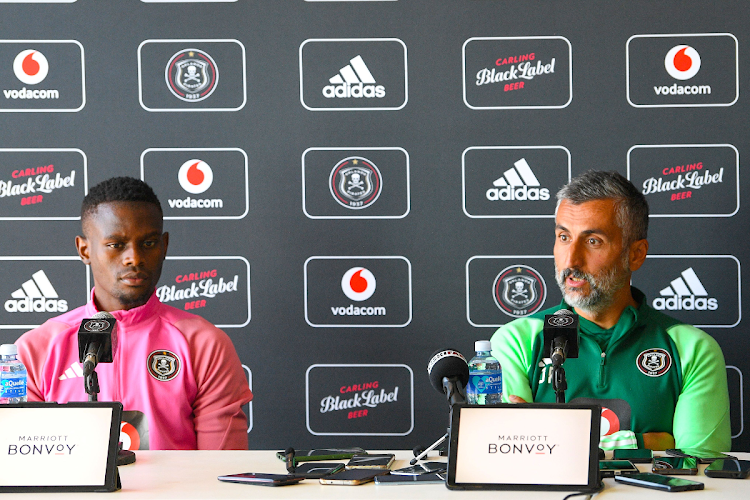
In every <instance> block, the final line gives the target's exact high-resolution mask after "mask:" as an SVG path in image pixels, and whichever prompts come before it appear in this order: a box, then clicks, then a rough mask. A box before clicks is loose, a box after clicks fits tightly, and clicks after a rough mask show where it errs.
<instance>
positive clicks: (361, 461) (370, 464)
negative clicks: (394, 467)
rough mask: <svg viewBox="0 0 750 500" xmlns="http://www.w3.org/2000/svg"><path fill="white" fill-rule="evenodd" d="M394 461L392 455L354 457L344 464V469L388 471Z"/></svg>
mask: <svg viewBox="0 0 750 500" xmlns="http://www.w3.org/2000/svg"><path fill="white" fill-rule="evenodd" d="M395 459H396V455H394V454H393V453H381V454H373V455H354V456H353V457H352V458H350V459H349V462H347V464H346V469H347V470H351V469H389V468H390V467H391V464H392V463H393V461H394V460H395Z"/></svg>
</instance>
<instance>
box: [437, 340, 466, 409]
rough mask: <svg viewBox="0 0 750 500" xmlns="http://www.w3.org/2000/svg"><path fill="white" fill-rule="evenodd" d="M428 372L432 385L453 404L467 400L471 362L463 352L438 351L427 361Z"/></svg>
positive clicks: (451, 350) (453, 350)
mask: <svg viewBox="0 0 750 500" xmlns="http://www.w3.org/2000/svg"><path fill="white" fill-rule="evenodd" d="M427 374H428V375H429V376H430V384H432V387H434V388H435V390H436V391H438V392H440V393H442V394H445V395H446V397H447V399H448V401H449V402H450V405H451V406H453V405H454V404H456V403H465V402H466V392H465V388H466V384H467V383H468V382H469V364H468V363H467V362H466V358H465V357H464V355H463V354H461V353H460V352H458V351H456V350H455V349H443V350H439V351H436V352H435V353H434V354H433V355H432V356H430V362H429V363H427Z"/></svg>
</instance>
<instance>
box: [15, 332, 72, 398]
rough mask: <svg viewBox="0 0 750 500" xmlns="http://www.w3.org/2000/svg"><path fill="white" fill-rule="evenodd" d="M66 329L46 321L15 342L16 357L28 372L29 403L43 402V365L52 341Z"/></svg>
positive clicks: (27, 389) (44, 384)
mask: <svg viewBox="0 0 750 500" xmlns="http://www.w3.org/2000/svg"><path fill="white" fill-rule="evenodd" d="M67 328H69V327H68V325H66V324H64V323H57V322H55V321H47V322H46V323H45V324H43V325H42V326H40V327H38V328H35V329H33V330H30V331H28V332H26V333H24V334H23V335H21V337H20V338H19V339H18V340H16V345H17V346H18V357H19V359H20V360H21V362H22V363H23V364H24V366H26V371H27V372H28V381H27V383H26V392H27V396H28V400H29V401H45V397H44V395H45V387H46V383H45V381H44V365H45V363H46V362H47V358H48V356H49V351H50V348H51V344H52V341H53V339H54V338H55V337H56V336H57V334H58V333H60V332H61V331H63V330H65V329H67Z"/></svg>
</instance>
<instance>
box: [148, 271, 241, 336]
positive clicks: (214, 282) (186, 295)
mask: <svg viewBox="0 0 750 500" xmlns="http://www.w3.org/2000/svg"><path fill="white" fill-rule="evenodd" d="M156 295H157V297H159V300H160V301H161V302H163V303H165V304H169V305H170V306H173V307H177V308H178V309H183V310H185V311H190V312H191V313H193V314H197V315H199V316H203V317H204V318H206V319H207V320H208V321H210V322H211V323H213V324H215V325H216V326H218V327H219V328H238V327H242V326H245V325H247V324H248V323H249V322H250V263H249V262H248V261H247V260H246V259H245V258H244V257H169V256H168V257H167V259H166V261H165V262H164V269H163V270H162V273H161V280H160V281H159V285H158V286H157V287H156Z"/></svg>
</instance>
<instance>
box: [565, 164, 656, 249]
mask: <svg viewBox="0 0 750 500" xmlns="http://www.w3.org/2000/svg"><path fill="white" fill-rule="evenodd" d="M602 199H613V200H615V203H616V210H617V214H616V215H617V225H618V226H619V227H620V229H622V232H623V239H624V240H625V244H626V245H630V244H631V243H633V242H635V241H638V240H645V239H646V238H647V237H648V202H647V201H646V197H645V196H644V195H643V193H641V192H640V191H638V188H636V187H635V186H634V185H633V183H632V182H630V181H629V180H628V179H626V178H625V177H623V176H622V175H621V174H620V173H618V172H615V171H610V172H601V171H597V170H589V171H588V172H586V173H583V174H581V175H579V176H578V177H575V178H573V180H571V181H570V183H568V184H566V185H565V186H563V187H562V188H561V189H560V191H559V192H558V193H557V206H558V207H559V206H560V202H561V201H562V200H568V201H570V202H571V203H572V204H573V205H580V204H581V203H585V202H587V201H593V200H602Z"/></svg>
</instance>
